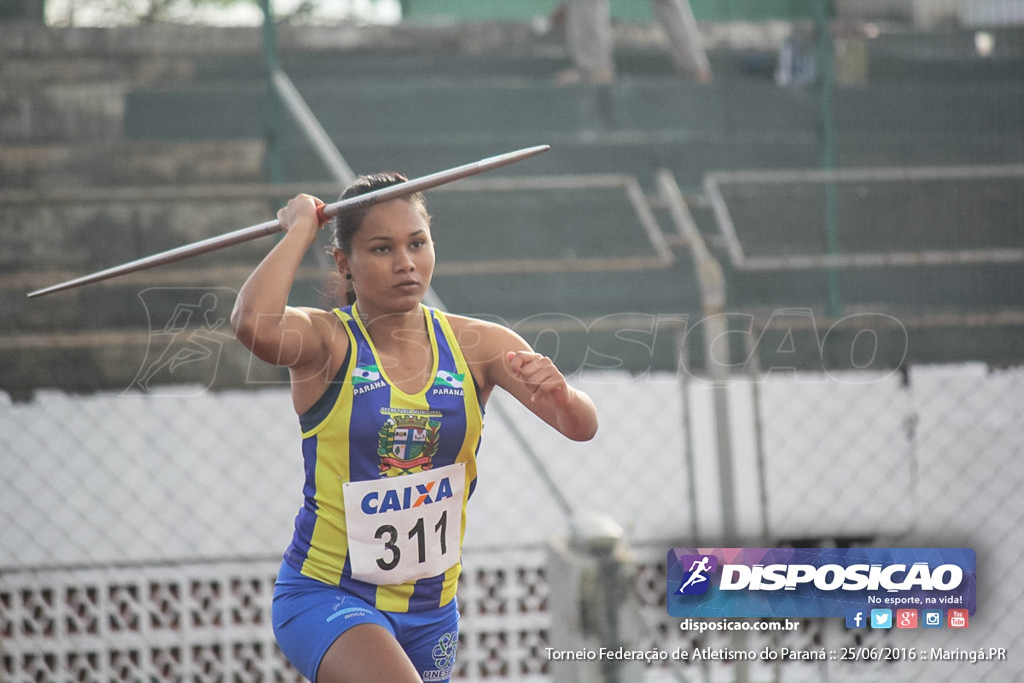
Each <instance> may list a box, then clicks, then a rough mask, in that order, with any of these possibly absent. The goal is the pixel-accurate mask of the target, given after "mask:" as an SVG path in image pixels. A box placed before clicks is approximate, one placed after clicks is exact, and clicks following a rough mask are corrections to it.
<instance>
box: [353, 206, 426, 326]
mask: <svg viewBox="0 0 1024 683" xmlns="http://www.w3.org/2000/svg"><path fill="white" fill-rule="evenodd" d="M335 258H336V259H337V261H338V267H339V268H340V269H341V270H342V271H343V272H347V273H349V274H351V276H352V285H353V287H355V290H356V298H357V300H358V301H359V302H360V307H361V308H362V309H363V310H364V312H369V311H367V308H368V307H370V306H372V307H373V308H375V309H379V310H380V312H382V313H384V312H399V311H407V310H410V309H412V308H414V307H418V306H419V303H420V301H421V300H422V299H423V296H424V295H425V294H426V292H427V289H428V288H429V287H430V280H431V278H432V277H433V274H434V243H433V241H431V239H430V224H429V223H428V221H427V217H426V216H425V215H424V212H423V210H422V209H421V208H420V207H419V206H418V205H417V204H414V203H413V202H410V201H407V200H404V199H392V200H390V201H387V202H383V203H382V204H378V205H377V206H374V207H373V208H372V209H370V210H369V211H368V212H367V214H366V216H365V217H364V218H363V222H362V224H361V225H360V226H359V230H357V231H356V233H355V235H353V237H352V245H351V249H350V253H349V254H343V253H341V252H340V251H336V252H335Z"/></svg>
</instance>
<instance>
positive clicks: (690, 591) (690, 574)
mask: <svg viewBox="0 0 1024 683" xmlns="http://www.w3.org/2000/svg"><path fill="white" fill-rule="evenodd" d="M679 560H680V564H681V565H682V566H683V567H686V566H687V565H689V569H687V570H686V572H687V573H686V580H685V581H683V585H681V586H680V587H679V590H678V591H677V592H676V594H677V595H701V594H703V593H706V592H707V590H708V586H710V585H711V583H710V581H709V577H708V574H711V573H714V572H715V571H716V570H717V569H718V558H717V557H715V556H714V555H688V556H685V557H680V558H679Z"/></svg>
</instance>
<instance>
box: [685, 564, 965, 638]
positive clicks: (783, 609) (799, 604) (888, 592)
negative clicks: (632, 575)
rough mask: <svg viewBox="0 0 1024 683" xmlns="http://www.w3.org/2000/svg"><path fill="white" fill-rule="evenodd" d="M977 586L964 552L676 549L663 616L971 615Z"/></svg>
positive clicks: (846, 616) (845, 616) (848, 616)
mask: <svg viewBox="0 0 1024 683" xmlns="http://www.w3.org/2000/svg"><path fill="white" fill-rule="evenodd" d="M975 581H976V568H975V555H974V551H973V550H971V549H969V548H675V549H673V550H670V551H669V553H668V611H669V614H671V615H672V616H677V617H811V616H818V617H829V616H833V617H843V618H845V619H847V620H849V619H850V618H851V615H854V614H856V613H858V612H859V613H862V614H864V615H865V616H867V615H868V614H870V613H871V612H872V610H895V609H896V608H906V609H913V610H923V609H927V608H935V609H949V608H957V609H962V610H964V611H965V612H966V613H968V614H973V613H974V609H975ZM865 621H867V620H866V619H865ZM871 626H873V627H875V628H877V627H878V626H877V625H875V624H874V623H872V624H871ZM858 627H860V624H855V625H854V628H858Z"/></svg>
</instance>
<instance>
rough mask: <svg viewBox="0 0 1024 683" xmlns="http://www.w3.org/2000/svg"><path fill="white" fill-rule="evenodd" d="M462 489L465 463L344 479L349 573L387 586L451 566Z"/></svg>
mask: <svg viewBox="0 0 1024 683" xmlns="http://www.w3.org/2000/svg"><path fill="white" fill-rule="evenodd" d="M465 488H466V465H465V463H455V464H454V465H447V466H445V467H440V468H438V469H436V470H427V471H425V472H417V473H416V474H406V475H402V476H398V477H388V478H385V479H373V480H370V481H352V482H348V483H346V484H344V486H343V487H342V491H343V494H344V497H345V516H346V519H347V521H348V556H349V562H350V564H351V566H352V577H353V578H355V579H359V580H360V581H366V582H368V583H372V584H376V585H378V586H382V585H393V584H400V583H408V582H411V581H416V580H418V579H422V578H426V577H428V576H437V575H438V574H441V573H443V572H445V571H447V570H448V569H450V568H451V567H453V566H454V565H455V563H456V562H458V561H459V540H460V532H461V529H462V500H463V494H464V492H465Z"/></svg>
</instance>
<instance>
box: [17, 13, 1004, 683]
mask: <svg viewBox="0 0 1024 683" xmlns="http://www.w3.org/2000/svg"><path fill="white" fill-rule="evenodd" d="M200 4H202V5H203V8H202V9H203V11H204V12H206V11H211V7H212V6H213V5H214V3H200ZM555 4H556V2H555V0H550V1H548V0H530V1H529V2H527V1H526V0H521V1H517V2H511V1H509V2H486V3H485V2H477V1H470V0H405V1H403V2H401V3H398V2H397V1H396V2H385V1H384V0H378V1H377V2H371V1H370V0H367V1H366V2H363V3H358V2H352V3H342V2H339V3H337V4H336V6H331V5H329V3H326V2H324V3H322V4H321V5H320V6H318V5H317V4H316V3H312V4H307V5H296V6H294V7H291V6H289V7H287V8H284V7H283V6H282V7H279V8H271V7H270V5H269V3H268V2H264V4H263V7H262V8H260V7H259V6H256V5H253V6H249V7H243V8H242V9H243V10H244V11H243V12H242V13H241V14H240V15H239V16H243V18H242V19H237V20H233V21H236V23H248V24H249V25H246V26H237V25H235V26H223V25H218V26H215V25H212V24H213V23H215V21H214V20H213V19H206V18H205V17H206V15H205V14H204V15H202V16H203V17H204V19H203V22H202V23H199V22H198V21H197V22H196V23H191V24H186V23H183V22H184V21H186V20H188V18H189V17H192V16H193V15H192V14H190V13H189V12H188V11H186V10H188V9H189V8H191V10H192V11H196V10H195V5H186V6H185V9H182V8H181V6H175V5H174V4H173V3H164V4H163V5H160V6H159V7H158V3H150V4H148V5H146V4H143V5H142V9H139V10H135V11H134V14H133V13H131V12H129V13H128V14H127V15H125V14H123V13H122V14H120V15H117V14H116V12H115V10H116V7H114V6H115V5H117V3H110V6H109V7H108V6H107V5H104V3H102V2H101V0H89V1H88V2H87V0H67V1H66V2H63V3H59V2H57V0H47V2H46V3H45V4H44V2H42V0H19V1H17V2H15V1H13V0H2V1H0V140H2V144H0V235H2V239H3V244H4V248H3V251H2V253H0V291H2V292H3V295H2V297H0V392H2V393H0V680H3V681H11V682H12V683H14V682H16V683H22V682H28V681H32V682H36V681H93V680H95V681H100V680H103V681H112V680H118V681H120V680H125V681H129V680H161V681H162V680H167V681H172V680H173V681H178V680H195V681H206V680H211V681H212V680H231V681H250V680H252V681H264V680H299V678H298V675H297V674H296V673H295V672H294V670H292V669H290V668H289V667H288V666H287V664H286V663H285V662H284V661H283V659H282V658H281V656H280V654H279V653H278V651H277V649H276V646H275V645H274V643H273V636H272V633H271V632H270V627H269V623H268V614H269V599H270V592H271V590H272V582H273V577H274V574H275V573H276V569H277V566H278V563H279V558H280V553H281V551H282V550H283V548H284V547H285V545H286V544H287V541H288V539H289V535H290V527H291V522H292V518H293V516H294V514H295V511H296V510H297V508H298V506H299V504H300V502H301V490H300V487H301V471H300V467H299V462H300V461H299V454H298V452H297V444H298V440H299V433H298V425H297V421H296V420H294V419H293V418H292V417H291V407H290V402H289V398H288V392H287V386H286V383H285V378H284V376H283V375H282V374H281V373H279V372H278V371H276V370H274V369H272V368H269V367H267V366H265V365H262V364H260V363H259V362H257V361H253V360H252V359H250V358H249V357H248V356H247V354H246V353H245V352H244V350H243V349H242V348H241V346H240V345H238V344H237V343H236V342H234V340H233V338H232V336H231V333H230V329H229V326H228V325H227V316H228V314H229V312H230V309H231V306H232V303H233V300H234V296H235V293H236V291H237V289H238V287H239V286H240V285H241V283H242V282H243V281H244V278H245V277H246V275H247V274H248V272H249V271H250V270H251V268H252V267H254V265H255V264H256V262H257V261H258V259H259V258H260V257H261V256H262V254H264V253H265V252H266V251H267V250H268V249H269V246H270V240H272V238H268V241H263V242H254V243H250V244H247V245H244V246H240V247H237V248H232V249H229V250H225V251H223V252H218V253H217V254H210V255H206V256H203V257H200V258H196V259H194V260H190V261H188V262H184V263H180V264H176V265H172V266H167V267H163V268H159V269H155V270H152V271H147V272H145V273H140V274H136V275H131V276H127V277H124V278H121V279H118V280H113V281H110V282H107V283H103V284H98V285H92V286H88V287H84V288H81V289H77V290H73V291H71V292H66V293H60V294H54V295H50V296H47V297H43V298H40V299H33V300H28V299H26V297H25V294H26V293H27V292H29V291H31V290H34V289H37V288H40V287H44V286H47V285H50V284H53V283H56V282H59V281H62V280H65V279H68V278H71V277H75V276H78V275H82V274H86V273H89V272H93V271H96V270H100V269H102V268H106V267H108V266H111V265H115V264H118V263H121V262H124V261H129V260H132V259H135V258H139V257H142V256H146V255H149V254H152V253H155V252H157V251H161V250H164V249H168V248H172V247H175V246H178V245H180V244H184V243H186V242H191V241H194V240H198V239H201V238H204V237H208V236H212V235H216V234H220V233H223V232H227V231H229V230H233V229H236V228H240V227H244V226H246V225H250V224H254V223H259V222H262V221H264V220H268V219H269V218H271V217H272V216H273V212H274V211H275V210H276V208H277V207H278V206H279V205H280V204H282V203H283V202H284V201H285V200H286V199H287V198H288V197H290V196H291V195H293V194H295V193H296V192H297V191H308V192H312V193H315V194H318V195H320V196H321V197H323V198H325V199H333V198H334V196H335V195H337V193H338V192H339V191H340V186H341V182H340V179H341V177H342V176H343V175H344V173H345V167H346V166H347V168H348V169H350V170H354V171H355V172H357V173H360V172H372V171H377V170H382V169H394V170H399V171H402V172H404V173H406V174H408V175H410V176H418V175H424V174H426V173H429V172H432V171H436V170H440V169H442V168H446V167H449V166H454V165H457V164H461V163H466V162H470V161H474V160H477V159H479V158H483V157H486V156H491V155H493V154H498V153H502V152H506V151H510V150H513V149H517V148H521V147H527V146H532V145H535V144H550V145H551V146H552V150H551V151H550V152H548V153H546V154H544V155H541V156H539V157H537V158H535V159H532V160H530V161H528V162H524V163H522V164H518V165H516V166H513V167H509V168H507V169H503V170H501V171H498V172H495V173H493V174H489V175H488V176H486V177H483V176H481V177H478V178H474V179H469V180H465V181H460V182H459V183H457V184H454V185H451V186H449V187H446V188H441V189H437V190H434V191H431V192H430V193H429V194H428V205H429V207H430V210H431V213H432V215H433V221H434V237H435V240H436V241H437V249H438V261H439V267H438V271H437V275H436V278H435V281H434V289H435V291H436V292H437V294H438V295H439V297H440V298H441V299H442V300H443V302H444V305H445V306H446V307H447V308H448V309H450V310H452V311H455V312H459V313H462V314H467V315H476V316H481V317H487V318H489V319H495V320H501V321H504V322H505V323H507V324H508V325H510V326H511V327H513V328H515V329H516V330H518V331H519V332H520V333H521V334H523V335H524V336H525V337H526V338H527V339H528V340H529V341H530V342H531V343H533V344H534V345H535V346H536V347H537V348H538V350H540V351H541V352H544V353H547V354H548V355H550V356H552V357H553V358H554V359H555V360H556V362H557V363H558V364H559V366H560V367H561V368H562V369H563V370H564V371H565V372H566V373H569V374H570V375H571V379H572V381H573V382H575V383H578V384H579V385H580V386H583V387H585V388H586V389H587V390H588V391H589V392H590V393H591V394H592V395H593V396H594V398H595V400H596V401H597V403H598V408H599V411H600V413H601V417H602V427H601V431H600V433H599V435H598V436H597V438H596V439H595V440H594V441H593V442H590V443H588V444H583V445H575V444H571V445H567V444H565V443H564V442H563V441H561V440H560V439H559V438H557V437H556V436H555V435H554V434H552V433H549V432H547V431H545V430H544V429H541V428H537V427H536V426H530V428H529V429H528V430H523V429H520V427H519V425H520V423H521V422H522V421H521V419H520V418H521V417H522V415H521V408H520V407H519V406H517V405H514V404H507V403H506V402H501V401H496V402H495V403H494V404H493V405H491V406H489V411H488V425H487V429H486V431H485V436H484V446H483V449H482V453H481V461H480V465H481V475H480V485H479V487H478V491H477V493H476V496H475V498H474V500H473V502H472V503H471V505H470V510H471V512H470V515H469V519H470V526H469V529H468V531H467V544H466V552H465V574H464V580H463V585H462V587H461V589H460V604H461V609H462V612H463V620H462V632H461V635H460V644H459V659H458V662H457V677H458V679H459V680H466V681H476V680H496V681H555V680H575V679H573V678H572V676H586V675H588V674H587V672H586V671H584V673H582V674H581V673H580V672H579V671H578V670H575V669H574V668H573V667H572V666H571V665H570V664H568V663H566V662H559V661H553V660H552V658H551V656H550V648H561V647H564V646H579V647H585V646H590V645H593V644H594V643H599V642H607V641H602V640H601V639H602V638H607V637H608V635H609V633H608V631H607V630H605V629H604V628H603V627H601V626H600V624H602V623H604V622H605V621H608V619H607V617H608V614H609V612H608V610H611V611H612V612H614V613H615V615H616V619H612V620H611V621H615V622H616V623H617V624H618V626H617V631H616V633H615V634H614V635H616V637H618V638H619V642H621V643H623V644H624V645H626V646H629V647H631V648H636V649H648V648H657V649H661V650H666V651H669V652H671V651H672V650H674V649H675V648H677V647H683V648H687V649H692V648H694V647H713V648H719V647H730V648H742V649H750V650H760V649H762V648H763V647H764V646H766V645H768V646H771V647H781V646H787V647H790V648H792V649H797V650H817V649H820V648H826V649H836V648H839V647H842V646H854V645H856V646H861V645H865V646H873V645H891V646H893V647H945V648H949V649H957V650H959V649H963V650H976V649H977V648H989V647H996V648H998V647H1003V648H1007V650H1008V651H1009V653H1010V654H1011V657H1010V660H1009V661H1008V662H983V663H978V664H971V663H970V662H968V661H945V662H934V661H932V662H921V661H912V662H910V661H889V662H880V661H875V662H848V661H834V660H833V661H824V662H783V663H779V662H776V663H757V664H752V665H749V666H744V665H740V664H737V663H730V662H720V661H719V662H715V661H705V662H690V663H686V664H684V665H680V664H679V663H678V662H677V663H673V662H671V661H670V662H661V663H658V664H654V665H650V666H641V667H639V668H637V669H632V670H620V671H605V670H602V671H599V672H596V673H593V672H591V673H592V674H593V676H594V677H591V678H580V679H578V680H598V678H595V677H603V679H604V680H609V681H611V680H620V681H634V680H637V681H640V680H642V681H661V680H679V681H822V680H830V681H876V680H880V679H882V678H884V679H886V680H896V681H913V680H925V679H927V680H934V681H960V680H992V681H1010V680H1021V676H1022V671H1024V666H1022V665H1021V663H1020V661H1018V660H1019V657H1018V656H1016V653H1019V652H1020V651H1021V647H1022V646H1024V642H1022V641H1024V626H1022V625H1021V623H1020V620H1019V619H1017V618H1015V614H1014V610H1013V606H1014V605H1016V604H1018V603H1019V601H1020V600H1021V597H1022V596H1021V585H1022V584H1024V569H1022V567H1021V559H1022V556H1024V537H1022V536H1021V534H1020V531H1019V529H1020V527H1021V524H1022V523H1024V502H1022V499H1021V496H1020V495H1019V490H1020V488H1021V486H1022V485H1024V466H1022V465H1021V456H1022V455H1024V453H1022V451H1024V426H1022V425H1024V419H1022V418H1024V415H1022V413H1024V371H1022V370H1021V367H1020V364H1021V361H1022V359H1024V344H1022V343H1021V340H1022V338H1024V335H1022V333H1024V227H1022V226H1024V2H1022V1H1021V0H923V1H918V0H845V1H844V0H832V1H831V2H828V1H826V0H691V6H692V7H693V10H694V13H695V15H696V17H697V19H698V22H699V24H700V29H701V35H702V38H703V40H704V43H705V46H706V48H707V50H708V54H709V57H710V59H711V64H712V70H713V73H714V80H713V81H712V82H711V83H709V84H699V85H698V84H695V83H691V82H688V81H685V80H682V79H679V78H677V77H676V76H675V75H674V74H673V72H672V68H671V64H670V61H669V58H668V56H667V54H666V52H665V50H664V41H665V37H664V35H663V34H662V33H661V32H660V29H659V28H658V26H657V25H656V24H655V23H654V22H653V19H652V17H651V16H650V14H649V7H648V4H647V3H634V2H626V1H624V0H620V1H615V0H613V2H612V3H611V4H612V10H613V14H614V17H615V23H614V38H615V46H616V65H617V77H616V79H615V80H614V82H612V83H608V84H602V85H592V84H575V85H559V84H558V83H557V79H556V74H557V73H558V72H559V71H560V70H562V69H563V68H565V67H566V66H567V65H568V58H567V56H566V53H565V45H564V40H563V36H562V35H561V33H560V29H559V27H558V25H557V22H553V21H552V20H551V18H550V13H551V12H552V10H553V9H554V6H555ZM120 6H121V7H123V6H124V5H123V4H121V5H120ZM110 7H114V9H110ZM96 8H100V9H102V10H103V11H102V12H98V13H97V12H94V10H95V9H96ZM275 9H276V11H277V12H278V14H277V15H275V16H277V19H278V21H276V22H273V23H271V24H268V25H264V26H262V27H261V25H260V23H261V19H262V17H263V13H264V12H271V11H273V10H275ZM285 10H287V16H285V13H284V12H285ZM221 11H223V10H222V9H221ZM318 11H320V14H318V13H317V12H318ZM111 12H114V14H111ZM332 12H333V14H332ZM175 13H177V14H175ZM218 16H220V15H218ZM95 17H99V18H98V19H97V18H95ZM90 22H92V23H93V24H95V23H106V24H115V25H103V26H101V25H91V24H90ZM277 73H281V74H286V75H287V77H286V80H287V84H290V86H291V87H292V88H294V92H295V93H297V94H298V101H301V103H304V104H305V105H308V108H309V111H310V112H311V113H312V115H313V117H314V119H315V121H316V122H317V124H318V125H319V126H322V131H323V133H324V134H326V135H327V136H328V138H329V140H330V141H331V142H332V143H333V145H334V146H335V147H336V149H337V151H338V152H340V157H341V159H340V163H339V159H338V158H336V157H335V158H331V157H330V155H326V156H325V155H324V154H323V153H322V151H323V150H322V146H320V147H321V149H318V148H317V147H316V146H315V145H314V144H313V143H311V142H310V140H309V135H308V128H303V126H302V125H301V124H300V123H299V121H298V120H297V119H296V117H295V116H294V114H295V112H296V111H297V104H296V102H297V100H295V99H291V100H289V99H288V98H287V97H286V96H283V93H284V92H286V91H288V87H286V86H282V82H283V81H282V80H281V79H280V78H277V79H276V80H275V79H274V78H272V77H271V75H273V74H277ZM268 74H269V75H268ZM287 84H286V85H287ZM324 245H325V246H326V241H325V242H324ZM329 271H330V265H329V260H328V259H326V257H325V256H324V254H322V253H320V251H319V250H314V252H313V253H311V254H310V256H309V261H308V264H306V266H305V267H304V268H303V271H302V274H301V275H302V277H301V281H300V282H299V283H298V285H297V287H296V289H295V292H294V301H295V302H296V303H304V304H312V305H317V304H318V303H320V302H323V301H328V300H329V292H330V287H329V283H328V281H327V274H328V273H329ZM523 424H528V423H525V422H523ZM581 530H583V531H581ZM587 533H591V534H594V535H591V536H587V535H586V534H587ZM587 539H589V540H590V541H594V542H593V543H591V544H590V545H588V544H587V543H586V541H587ZM730 545H741V546H748V547H764V546H767V547H775V546H782V545H800V546H812V547H813V546H847V545H875V546H924V547H930V546H952V547H973V548H974V549H975V550H976V551H977V555H978V574H979V582H978V583H979V588H978V590H979V597H978V611H977V613H976V615H974V616H973V617H972V621H971V625H970V627H969V629H968V630H966V631H964V632H957V633H954V632H948V631H937V632H936V631H920V632H913V633H906V632H899V633H885V632H863V631H861V632H858V631H846V630H845V628H844V627H843V625H842V624H836V623H832V621H833V620H805V621H804V622H802V623H801V628H800V630H798V631H796V632H794V633H779V632H766V633H748V634H745V636H744V637H743V638H741V639H739V640H736V639H734V637H733V636H732V635H731V634H728V635H723V634H721V633H710V634H709V633H704V634H697V633H687V632H681V631H680V630H679V628H678V620H673V619H669V618H668V617H667V614H666V612H665V607H664V602H665V591H666V583H665V557H666V553H667V550H668V549H669V548H672V547H680V546H703V547H714V546H730ZM601 553H606V554H605V555H602V554H601ZM609 557H611V558H613V560H614V562H613V564H612V565H605V564H601V563H602V562H608V561H609V559H608V558H609ZM609 566H613V567H614V571H612V570H611V569H609ZM567 567H568V569H566V568H567ZM556 568H557V571H556ZM595 568H596V569H595ZM595 571H596V574H595V573H594V572H595ZM588 572H589V573H588ZM587 576H590V578H589V579H587V578H586V577H587ZM602 576H604V577H605V578H604V579H601V577H602ZM608 576H614V577H616V578H615V585H614V586H612V587H611V588H610V589H609V590H610V594H612V595H613V596H614V597H616V599H617V601H618V603H617V604H616V605H614V606H607V605H606V606H604V607H601V606H597V607H595V604H594V600H593V595H592V594H591V593H588V591H589V590H590V589H592V588H593V586H596V585H598V584H602V581H603V582H604V583H605V584H606V583H607V582H608V580H607V577H608ZM567 577H583V578H581V579H580V582H581V583H579V584H573V583H572V582H571V581H569V582H568V584H567V583H566V581H567ZM588 582H589V583H588ZM591 584H592V585H591ZM581 585H582V588H581ZM573 590H580V591H581V594H582V597H580V601H579V604H577V603H574V602H573V600H574V599H575V598H576V597H577V596H576V595H575V594H574V593H572V591H573ZM595 590H596V589H595ZM588 596H589V597H588ZM567 598H568V603H567V601H566V600H567ZM602 610H604V611H602Z"/></svg>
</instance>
